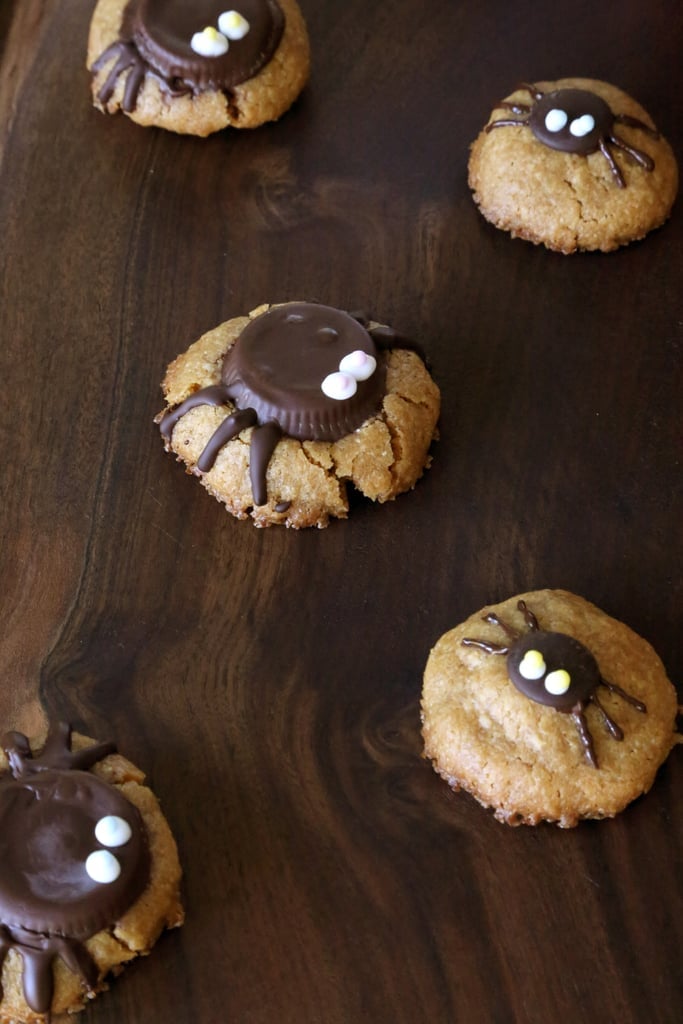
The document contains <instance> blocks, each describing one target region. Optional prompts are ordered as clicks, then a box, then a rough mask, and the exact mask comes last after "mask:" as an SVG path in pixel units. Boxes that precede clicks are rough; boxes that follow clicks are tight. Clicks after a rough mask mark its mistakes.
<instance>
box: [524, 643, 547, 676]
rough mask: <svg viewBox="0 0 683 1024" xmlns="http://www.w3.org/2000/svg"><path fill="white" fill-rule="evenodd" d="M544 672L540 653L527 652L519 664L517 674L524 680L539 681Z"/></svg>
mask: <svg viewBox="0 0 683 1024" xmlns="http://www.w3.org/2000/svg"><path fill="white" fill-rule="evenodd" d="M544 672H545V661H544V660H543V655H542V654H541V652H540V651H533V650H532V651H527V652H526V654H525V655H524V657H523V658H522V660H521V662H520V663H519V674H520V675H521V676H523V677H524V679H540V678H541V676H542V675H543V673H544Z"/></svg>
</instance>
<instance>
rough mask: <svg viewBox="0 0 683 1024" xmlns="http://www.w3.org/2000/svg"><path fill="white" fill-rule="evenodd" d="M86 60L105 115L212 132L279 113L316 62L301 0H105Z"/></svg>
mask: <svg viewBox="0 0 683 1024" xmlns="http://www.w3.org/2000/svg"><path fill="white" fill-rule="evenodd" d="M87 63H88V68H89V69H90V71H91V72H92V75H93V79H92V93H93V101H94V104H95V106H96V107H98V109H99V110H102V111H103V112H105V113H109V114H114V113H116V112H117V111H119V110H122V111H123V112H124V113H125V114H127V115H128V117H130V118H131V119H132V120H133V121H137V123H138V124H142V125H157V126H158V127H159V128H168V129H169V130H170V131H174V132H180V133H184V134H189V135H202V136H204V135H209V134H210V133H211V132H216V131H220V129H222V128H226V127H228V126H232V127H235V128H255V127H256V126H257V125H260V124H263V123H264V122H265V121H274V120H276V119H277V118H278V117H280V116H281V114H283V113H284V112H285V111H286V110H288V109H289V107H290V106H291V105H292V103H293V102H294V100H295V99H296V98H297V96H298V95H299V93H300V92H301V90H302V89H303V87H304V85H305V84H306V81H307V80H308V74H309V64H310V56H309V45H308V34H307V32H306V25H305V23H304V19H303V16H302V14H301V11H300V10H299V7H298V5H297V3H296V0H239V2H238V3H237V7H236V8H234V9H233V8H229V7H228V6H227V5H226V4H225V3H224V2H218V0H193V2H192V3H178V2H172V3H169V0H99V2H98V4H97V7H96V8H95V11H94V14H93V17H92V22H91V25H90V38H89V41H88V61H87Z"/></svg>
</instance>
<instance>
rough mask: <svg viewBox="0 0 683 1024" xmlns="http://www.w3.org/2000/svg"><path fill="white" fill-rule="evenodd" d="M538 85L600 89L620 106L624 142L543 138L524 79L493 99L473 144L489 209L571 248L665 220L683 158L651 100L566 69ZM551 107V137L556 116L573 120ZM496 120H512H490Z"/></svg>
mask: <svg viewBox="0 0 683 1024" xmlns="http://www.w3.org/2000/svg"><path fill="white" fill-rule="evenodd" d="M532 88H533V89H536V90H538V93H539V94H541V93H542V94H543V95H544V96H545V95H546V94H553V93H556V92H558V93H559V91H560V90H566V91H570V90H571V91H573V92H574V95H576V94H577V92H579V91H586V92H589V93H591V94H592V95H593V96H594V97H598V98H599V99H598V102H600V101H604V103H606V104H607V107H608V108H609V111H610V112H611V113H612V114H613V115H614V132H613V135H616V136H617V142H616V143H613V142H609V141H607V142H606V143H605V145H604V146H603V145H601V144H597V143H596V146H595V148H594V149H593V148H591V150H590V151H589V152H579V151H578V149H577V147H578V145H579V144H580V143H579V142H578V141H577V142H576V146H575V147H574V151H567V149H564V150H563V149H560V148H552V144H551V143H552V140H551V142H548V143H546V144H544V142H543V141H541V140H540V139H539V137H538V133H535V132H534V131H533V130H532V127H530V123H529V122H530V120H533V117H534V108H535V107H536V106H537V105H538V104H537V100H535V99H534V98H533V96H531V97H530V91H531V90H529V89H527V88H524V87H520V88H517V89H516V90H515V91H513V92H512V93H510V94H509V95H508V96H507V97H506V99H505V100H503V101H501V103H500V104H499V105H498V106H496V107H495V108H494V109H493V111H492V113H491V116H490V118H489V122H488V125H487V126H486V127H485V128H484V129H483V130H482V131H481V132H480V134H479V136H478V137H477V139H476V140H475V142H474V144H473V145H472V150H471V154H470V160H469V185H470V188H471V189H472V191H473V193H474V201H475V202H476V204H477V206H478V207H479V209H480V210H481V212H482V214H483V215H484V217H485V218H486V219H487V220H489V221H490V222H491V223H492V224H494V225H495V226H496V227H498V228H501V229H502V230H504V231H508V232H510V234H511V235H512V236H513V237H515V238H524V239H526V240H527V241H530V242H534V243H537V244H543V245H545V246H546V247H547V248H548V249H552V250H555V251H558V252H562V253H566V254H569V253H573V252H576V251H577V250H602V251H603V252H609V251H611V250H613V249H616V248H618V247H619V246H622V245H626V244H628V243H629V242H632V241H635V240H637V239H640V238H643V237H644V236H645V235H646V234H647V233H648V232H649V231H651V230H653V229H654V228H656V227H659V226H660V225H661V224H662V223H663V222H664V221H665V220H666V219H667V217H668V216H669V214H670V212H671V207H672V205H673V202H674V199H675V197H676V192H677V188H678V168H677V165H676V160H675V158H674V155H673V152H672V150H671V147H670V146H669V144H668V143H667V141H666V140H665V139H664V138H662V136H661V135H659V134H658V133H657V132H656V128H655V125H654V122H653V121H652V119H651V118H650V117H649V115H648V114H647V113H646V112H645V110H643V108H642V107H641V106H640V105H639V104H638V103H637V102H636V101H635V100H633V99H632V98H631V97H630V96H628V95H627V94H626V93H625V92H622V90H621V89H618V88H617V87H616V86H613V85H610V84H608V83H606V82H600V81H596V80H594V79H587V78H563V79H559V80H557V81H554V82H549V81H543V82H537V83H534V84H533V87H532ZM548 106H552V104H551V103H549V104H548ZM558 106H560V104H559V102H558ZM520 111H521V112H520ZM548 113H549V115H550V118H551V119H550V120H549V121H548V122H547V123H548V124H550V133H548V132H546V139H547V138H548V137H549V135H552V133H557V135H558V136H559V135H560V132H559V130H558V127H557V124H554V123H553V122H552V117H553V116H554V117H556V118H559V119H560V121H559V123H560V125H562V126H564V123H565V122H564V121H562V118H563V112H562V111H561V110H560V111H558V110H557V109H552V110H550V111H549V112H548ZM586 116H587V115H584V118H576V120H575V121H574V122H572V125H571V129H573V130H574V131H575V132H576V136H575V138H576V139H577V140H579V139H580V138H581V135H580V133H581V132H585V131H586V126H585V125H583V124H582V121H583V120H584V119H585V118H586ZM591 121H592V118H591ZM636 121H637V122H641V123H642V127H639V126H638V125H636V124H635V123H634V122H636ZM494 122H504V126H501V127H496V128H495V130H491V128H492V125H493V123H494ZM512 122H516V123H512ZM629 122H630V123H629ZM590 125H591V122H590V121H589V127H590ZM571 129H570V128H569V127H568V128H567V132H566V134H568V132H569V130H571ZM655 136H656V137H655ZM628 149H631V150H636V152H637V153H638V154H639V155H640V156H641V157H642V160H641V161H640V162H639V160H638V159H634V157H633V156H632V155H631V154H630V153H629V152H628ZM605 150H606V153H605ZM612 162H613V163H614V165H615V166H616V171H615V170H614V168H613V167H612V166H611V164H612ZM650 164H652V166H651V167H650V166H649V165H650ZM645 165H647V166H645ZM619 178H621V180H622V183H623V184H621V185H620V184H619V183H618V179H619Z"/></svg>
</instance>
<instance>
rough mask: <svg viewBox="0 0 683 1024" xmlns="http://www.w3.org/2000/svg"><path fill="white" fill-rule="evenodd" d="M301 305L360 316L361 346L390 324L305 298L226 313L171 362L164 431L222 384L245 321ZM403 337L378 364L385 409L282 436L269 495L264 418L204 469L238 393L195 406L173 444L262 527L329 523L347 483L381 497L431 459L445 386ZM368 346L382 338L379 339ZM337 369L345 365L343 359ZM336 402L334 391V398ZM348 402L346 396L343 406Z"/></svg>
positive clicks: (343, 501) (342, 507) (341, 513)
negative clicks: (259, 441)
mask: <svg viewBox="0 0 683 1024" xmlns="http://www.w3.org/2000/svg"><path fill="white" fill-rule="evenodd" d="M301 307H306V308H311V309H314V308H316V309H320V310H327V312H328V313H329V315H330V316H333V315H334V316H333V322H334V324H335V325H336V327H338V328H339V329H340V331H343V329H344V328H345V324H347V322H349V323H348V326H350V325H353V330H352V331H351V332H350V333H351V334H352V336H353V341H352V343H351V347H355V348H358V347H359V346H358V345H357V344H356V339H357V337H358V336H360V337H361V344H362V336H363V335H365V336H366V337H367V338H368V339H370V337H371V334H372V332H373V331H375V332H376V336H378V337H380V336H382V334H383V330H386V329H383V328H382V326H381V325H379V324H377V323H375V322H374V321H366V323H365V328H367V330H366V329H365V328H364V327H362V326H361V325H360V324H359V323H356V321H355V320H354V319H353V318H351V317H350V316H349V315H348V314H345V313H342V312H341V311H336V310H332V309H331V308H330V307H322V306H317V305H316V304H306V303H303V304H302V303H285V304H281V305H277V306H269V305H264V306H260V307H258V309H255V310H253V311H252V312H251V313H250V314H249V316H246V317H236V318H235V319H232V320H229V321H226V322H225V323H223V324H221V325H220V326H218V327H216V328H214V329H213V330H211V331H209V332H208V333H207V334H205V335H203V336H202V337H201V338H200V339H199V340H198V341H196V342H195V343H194V344H193V345H191V346H190V348H189V349H188V350H187V352H185V353H183V354H182V355H180V356H179V357H178V358H177V359H176V360H175V361H174V362H173V363H171V365H170V366H169V367H168V370H167V373H166V377H165V380H164V382H163V385H162V387H163V391H164V397H165V400H166V403H167V408H166V410H165V411H164V413H161V414H160V415H159V416H158V417H157V421H158V422H161V425H162V431H163V429H164V427H163V423H164V418H166V417H168V416H169V414H170V415H171V416H173V415H174V414H173V410H174V409H176V408H177V407H179V406H182V403H184V402H186V401H187V400H188V399H189V398H190V397H191V396H194V395H197V394H198V392H200V391H201V389H206V388H210V389H214V388H220V387H221V380H222V370H223V367H224V362H225V360H226V356H227V355H228V353H230V352H231V350H232V349H233V346H234V345H235V344H236V342H237V340H238V338H240V335H242V334H243V332H245V330H246V328H248V327H250V329H252V328H253V327H254V325H255V323H256V321H257V320H258V319H259V318H266V314H268V315H269V316H273V315H274V314H276V313H280V312H282V311H287V310H290V309H291V310H293V315H294V316H298V315H299V313H298V310H299V309H300V308H301ZM335 317H339V318H340V319H339V320H337V319H335ZM331 330H332V328H330V327H326V326H324V325H323V326H322V327H321V328H320V332H321V333H323V334H324V332H330V331H331ZM245 337H247V335H246V334H245ZM394 344H395V346H396V347H392V348H386V349H383V350H382V351H381V352H378V355H377V359H378V366H377V373H379V372H380V370H381V372H382V373H383V374H384V378H383V387H382V390H381V392H380V393H379V396H378V398H377V403H376V404H377V408H376V411H373V412H372V413H371V414H369V415H368V414H367V413H362V415H363V417H364V418H363V420H362V422H360V423H359V425H358V427H357V428H355V429H349V432H347V433H344V435H343V436H341V437H339V439H338V440H312V439H307V438H294V437H292V436H287V434H286V433H284V432H282V433H281V434H280V435H279V436H278V438H277V440H276V443H275V445H274V448H273V450H272V454H270V455H269V458H268V460H267V465H265V463H264V473H265V498H266V500H265V502H264V503H263V504H257V503H256V502H255V498H254V489H253V470H254V457H255V456H254V452H255V448H254V439H255V435H256V432H258V431H259V429H261V428H262V426H263V424H261V423H255V424H254V425H253V426H247V427H246V428H244V429H240V430H239V432H238V433H236V434H235V435H234V436H231V437H230V439H229V440H228V441H227V442H226V443H224V444H223V445H222V447H220V450H219V451H218V454H217V456H216V458H215V462H214V463H213V465H212V466H211V468H210V469H208V471H202V470H201V469H200V468H198V463H200V462H201V460H202V455H203V453H204V452H205V450H206V448H207V445H208V443H209V441H210V440H211V439H212V437H213V436H214V435H215V434H216V431H218V430H220V429H225V428H224V427H223V425H224V424H226V423H227V421H228V420H229V418H230V417H231V416H234V415H235V413H236V407H235V404H234V402H232V401H230V400H229V399H221V401H220V402H219V404H199V405H197V406H195V407H193V408H190V409H188V411H187V412H185V413H184V414H183V415H182V416H181V417H180V418H179V419H178V420H177V421H176V422H175V423H174V424H173V427H172V429H169V430H167V432H166V446H167V449H168V450H170V451H172V452H174V453H175V454H176V456H177V457H178V459H179V460H181V461H183V462H184V463H185V464H186V466H187V468H188V472H189V473H195V474H196V475H197V476H198V477H199V479H200V481H201V483H202V484H203V486H204V487H205V488H206V489H207V490H208V491H209V493H210V494H212V495H213V496H214V497H215V498H217V499H218V500H219V501H221V502H223V503H224V504H225V506H226V508H227V509H228V511H229V512H231V513H232V515H234V516H235V517H237V518H238V519H244V518H246V517H247V516H251V518H252V520H253V522H254V523H255V525H256V526H270V525H272V524H283V525H285V526H289V527H293V528H301V527H306V526H317V527H324V526H327V525H328V522H329V520H330V518H346V516H347V515H348V510H349V502H348V496H347V485H348V484H352V485H353V486H354V487H355V488H356V489H357V490H358V491H360V492H361V493H362V494H364V495H365V496H366V497H368V498H370V499H371V500H373V501H377V502H384V501H389V500H391V499H393V498H395V497H396V496H397V495H398V494H400V493H402V492H404V491H407V490H409V489H411V488H412V487H413V486H414V485H415V483H416V481H417V480H418V479H419V477H420V476H421V475H422V472H423V470H424V469H425V468H426V467H427V466H428V465H429V462H430V455H429V448H430V445H431V443H432V441H433V440H434V439H435V436H436V424H437V420H438V417H439V409H440V395H439V390H438V388H437V386H436V384H435V383H434V381H433V380H432V378H431V376H430V374H429V373H428V371H427V369H426V367H425V365H424V363H423V361H422V359H421V358H420V357H419V356H418V355H417V354H416V353H415V352H414V351H410V350H409V349H408V348H402V347H400V346H401V341H400V340H396V341H395V343H394ZM367 347H368V350H370V349H371V348H372V347H374V346H373V345H372V342H371V340H370V341H369V342H368V345H367ZM356 354H357V353H356ZM337 355H338V353H335V358H336V356H337ZM306 362H307V366H306V368H305V369H306V371H307V373H308V374H309V375H310V365H311V362H310V359H307V361H306ZM337 363H338V360H337ZM330 368H331V369H333V370H335V371H336V369H337V364H335V365H334V366H332V367H330ZM330 376H331V377H333V378H338V377H341V376H342V374H341V373H336V372H335V373H332V374H330ZM223 379H225V374H224V375H223ZM309 383H310V382H309ZM364 386H365V381H363V382H361V383H359V384H358V392H362V389H363V387H364ZM200 397H201V396H200ZM355 397H356V396H355V395H354V400H355ZM332 402H333V399H330V401H329V402H327V405H330V404H331V403H332ZM343 404H344V402H343V401H341V400H340V402H339V405H340V406H341V405H343ZM362 408H363V407H362V406H361V409H362ZM246 411H247V412H248V411H253V410H246ZM243 412H244V409H243ZM237 425H238V426H239V421H238V423H237ZM266 426H267V424H266ZM218 436H220V435H218Z"/></svg>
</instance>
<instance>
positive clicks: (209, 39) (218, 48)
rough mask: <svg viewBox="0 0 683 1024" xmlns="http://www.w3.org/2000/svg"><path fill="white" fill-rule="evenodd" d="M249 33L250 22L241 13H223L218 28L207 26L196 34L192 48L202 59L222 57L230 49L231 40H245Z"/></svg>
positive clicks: (191, 42) (191, 43)
mask: <svg viewBox="0 0 683 1024" xmlns="http://www.w3.org/2000/svg"><path fill="white" fill-rule="evenodd" d="M248 31H249V22H248V21H247V19H246V18H244V17H243V16H242V15H241V14H240V13H239V11H223V13H222V14H221V15H220V16H219V18H218V28H217V29H216V28H214V27H213V25H207V26H206V28H204V29H202V31H201V32H195V34H194V35H193V36H192V39H191V41H190V46H191V47H192V49H193V50H194V52H195V53H198V54H199V56H200V57H222V56H223V54H224V53H227V52H228V50H229V48H230V40H232V41H235V40H236V39H243V38H244V37H245V36H246V34H247V32H248Z"/></svg>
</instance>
